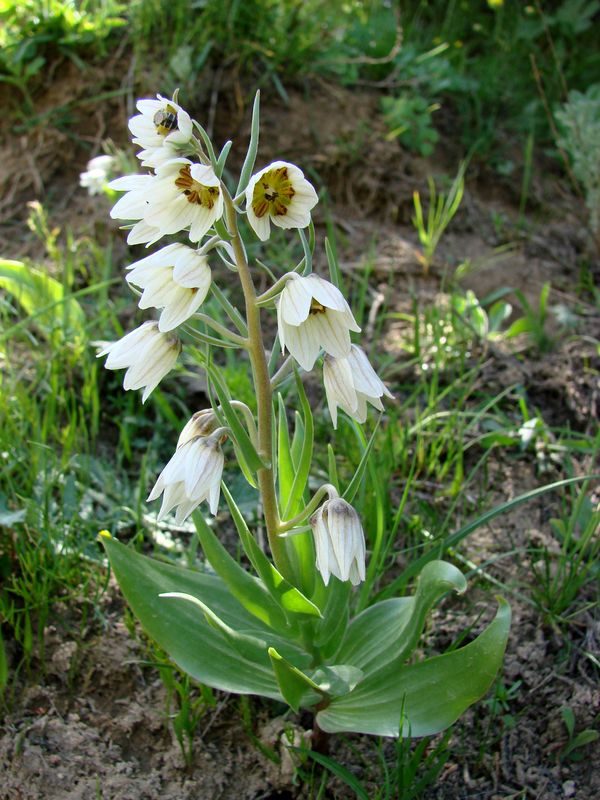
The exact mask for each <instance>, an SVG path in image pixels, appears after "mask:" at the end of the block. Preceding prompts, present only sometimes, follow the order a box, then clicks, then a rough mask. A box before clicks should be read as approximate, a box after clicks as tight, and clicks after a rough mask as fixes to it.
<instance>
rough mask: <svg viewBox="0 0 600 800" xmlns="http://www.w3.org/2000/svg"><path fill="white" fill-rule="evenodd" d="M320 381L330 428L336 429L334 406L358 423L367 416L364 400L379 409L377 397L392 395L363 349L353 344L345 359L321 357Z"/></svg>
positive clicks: (381, 407)
mask: <svg viewBox="0 0 600 800" xmlns="http://www.w3.org/2000/svg"><path fill="white" fill-rule="evenodd" d="M323 383H324V384H325V393H326V395H327V404H328V406H329V413H330V414H331V419H332V421H333V427H334V428H337V410H338V407H339V408H341V409H342V410H343V411H345V412H346V414H348V416H349V417H352V418H353V419H355V420H356V421H357V422H361V423H362V422H364V421H365V420H366V418H367V403H371V405H372V406H374V407H375V408H377V409H379V411H382V410H383V403H382V402H381V398H382V397H383V396H384V395H386V397H390V398H392V397H393V395H392V393H391V392H390V391H389V390H388V389H387V387H386V386H385V384H384V383H383V381H382V380H381V378H380V377H379V376H378V375H377V373H376V372H375V370H374V369H373V367H372V366H371V364H370V363H369V359H368V358H367V355H366V353H365V351H364V350H362V348H360V347H358V346H357V345H355V344H353V345H352V347H351V348H350V354H349V355H348V356H347V357H346V358H334V357H333V356H329V355H327V356H325V358H324V359H323Z"/></svg>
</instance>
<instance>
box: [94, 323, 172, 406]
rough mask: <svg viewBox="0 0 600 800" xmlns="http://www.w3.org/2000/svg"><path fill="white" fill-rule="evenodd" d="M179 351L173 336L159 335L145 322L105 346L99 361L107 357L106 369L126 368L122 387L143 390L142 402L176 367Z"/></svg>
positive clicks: (154, 326) (155, 328) (153, 325)
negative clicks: (102, 357)
mask: <svg viewBox="0 0 600 800" xmlns="http://www.w3.org/2000/svg"><path fill="white" fill-rule="evenodd" d="M180 352H181V342H180V341H179V339H178V338H177V337H176V336H172V335H168V334H165V333H161V332H160V331H159V329H158V323H157V322H144V324H143V325H140V327H139V328H136V329H135V330H133V331H131V332H130V333H128V334H127V335H126V336H123V338H122V339H119V340H118V341H117V342H112V343H111V344H109V345H108V347H105V348H104V350H103V351H102V352H101V353H98V358H100V357H101V356H105V355H108V358H107V359H106V363H105V365H104V366H105V367H106V368H107V369H127V372H126V373H125V378H124V380H123V388H124V389H125V390H126V391H128V390H129V389H142V388H143V389H144V394H143V395H142V403H145V402H146V400H147V399H148V397H149V396H150V393H151V392H152V391H153V390H154V389H155V388H156V387H157V386H158V384H159V383H160V382H161V380H162V379H163V378H164V377H165V375H166V374H167V373H168V372H170V371H171V370H172V369H173V367H174V366H175V362H176V361H177V357H178V355H179V353H180Z"/></svg>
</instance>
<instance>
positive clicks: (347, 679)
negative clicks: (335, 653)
mask: <svg viewBox="0 0 600 800" xmlns="http://www.w3.org/2000/svg"><path fill="white" fill-rule="evenodd" d="M309 676H310V678H311V680H313V681H314V682H315V683H316V684H317V685H318V687H319V689H320V690H321V691H322V692H325V693H326V694H327V695H329V696H330V697H338V696H339V695H343V694H348V692H351V691H352V690H353V689H354V687H355V686H358V684H359V683H360V682H361V681H362V679H363V678H364V672H363V671H362V669H358V668H357V667H353V666H351V665H350V664H334V665H333V666H325V667H318V668H317V669H316V670H314V672H311V673H309Z"/></svg>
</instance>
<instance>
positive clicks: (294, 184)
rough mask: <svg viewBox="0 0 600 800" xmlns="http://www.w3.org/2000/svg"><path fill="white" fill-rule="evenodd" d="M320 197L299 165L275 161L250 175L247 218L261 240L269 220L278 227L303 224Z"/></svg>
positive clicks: (305, 223)
mask: <svg viewBox="0 0 600 800" xmlns="http://www.w3.org/2000/svg"><path fill="white" fill-rule="evenodd" d="M318 200H319V198H318V197H317V193H316V192H315V190H314V188H313V186H312V184H310V183H309V182H308V181H307V180H306V178H305V177H304V173H303V172H302V170H301V169H299V168H298V167H296V166H294V164H288V163H287V161H274V162H273V163H272V164H269V166H268V167H265V168H264V169H261V170H260V172H257V173H256V175H253V176H252V177H251V178H250V182H249V183H248V187H247V189H246V212H247V214H248V222H249V223H250V225H251V226H252V227H253V229H254V231H255V233H256V235H257V236H258V238H259V239H262V241H263V242H264V241H265V240H266V239H268V238H269V235H270V233H271V222H272V223H273V224H274V225H277V226H278V227H280V228H306V226H307V225H309V224H310V212H311V209H312V208H314V206H316V204H317V202H318Z"/></svg>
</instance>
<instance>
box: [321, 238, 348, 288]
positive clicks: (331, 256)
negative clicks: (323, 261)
mask: <svg viewBox="0 0 600 800" xmlns="http://www.w3.org/2000/svg"><path fill="white" fill-rule="evenodd" d="M334 248H335V245H332V244H331V242H330V241H329V237H326V238H325V253H326V255H327V264H328V266H329V277H330V278H331V282H332V283H333V285H334V286H337V288H338V289H339V290H340V291H341V292H342V293H343V292H344V286H343V281H342V273H341V271H340V265H339V264H338V259H337V253H336V252H335V249H334Z"/></svg>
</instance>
